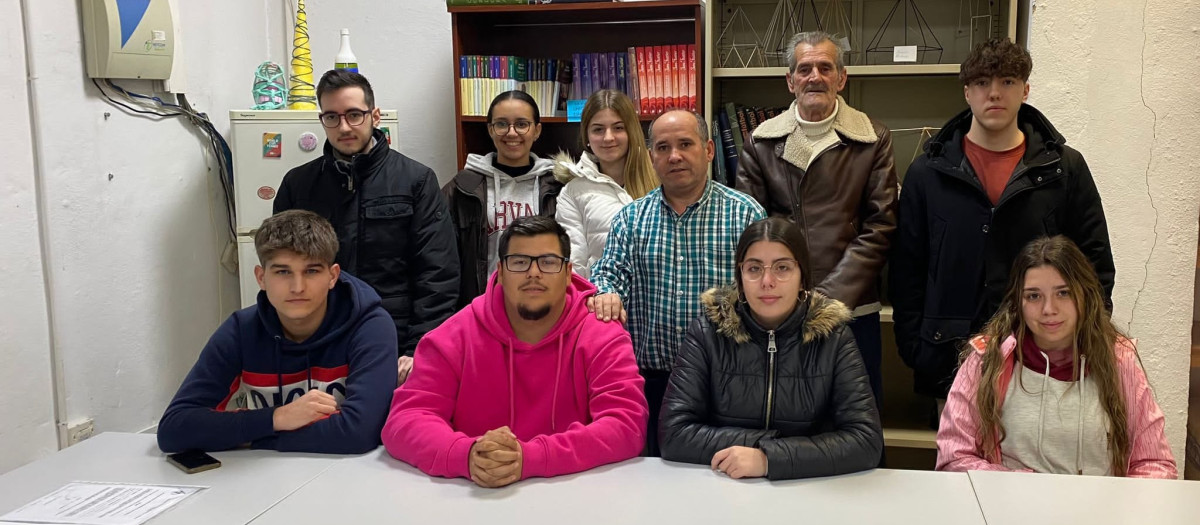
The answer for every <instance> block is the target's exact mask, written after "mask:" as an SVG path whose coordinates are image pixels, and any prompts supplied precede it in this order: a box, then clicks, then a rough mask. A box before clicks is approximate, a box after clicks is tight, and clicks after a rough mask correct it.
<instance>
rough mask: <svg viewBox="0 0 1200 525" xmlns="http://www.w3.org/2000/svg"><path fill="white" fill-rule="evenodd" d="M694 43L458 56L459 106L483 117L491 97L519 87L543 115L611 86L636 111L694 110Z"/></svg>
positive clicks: (646, 113) (653, 113)
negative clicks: (547, 54)
mask: <svg viewBox="0 0 1200 525" xmlns="http://www.w3.org/2000/svg"><path fill="white" fill-rule="evenodd" d="M694 48H695V46H688V45H671V46H644V47H630V48H627V49H626V50H625V51H615V52H603V53H575V54H574V55H572V56H571V57H570V59H569V60H562V59H557V58H540V57H538V58H533V57H518V56H511V55H462V56H461V57H459V64H458V65H459V70H458V76H459V110H460V112H461V113H462V115H464V116H483V115H486V114H487V107H488V106H489V105H490V104H491V101H492V99H493V98H495V97H496V96H497V95H499V94H500V93H503V92H505V91H509V90H514V89H519V90H522V91H525V92H526V93H529V94H530V95H531V96H532V97H533V99H534V101H535V102H537V104H538V108H539V110H540V111H541V113H542V114H543V115H545V116H551V115H555V114H561V113H562V112H565V111H566V101H567V100H568V99H575V100H579V99H587V98H588V97H589V96H591V94H592V93H594V92H595V91H597V90H600V89H615V90H619V91H622V92H624V93H625V94H626V95H628V96H629V98H630V99H631V100H632V101H633V102H634V106H635V107H636V109H637V111H638V114H639V115H642V116H653V115H657V114H660V113H662V112H663V111H664V110H666V109H669V108H683V109H691V110H693V111H695V110H696V106H697V103H696V100H695V70H696V63H695V58H694V57H695V54H694V53H695V51H694Z"/></svg>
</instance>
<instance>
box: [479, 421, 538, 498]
mask: <svg viewBox="0 0 1200 525" xmlns="http://www.w3.org/2000/svg"><path fill="white" fill-rule="evenodd" d="M523 460H524V456H523V455H522V454H521V443H520V442H519V441H517V436H516V435H515V434H513V433H512V430H509V428H508V427H500V428H497V429H495V430H489V431H488V432H487V433H486V434H484V435H482V436H480V437H479V438H476V439H475V443H474V444H473V445H471V451H470V453H468V455H467V462H468V464H469V467H470V473H471V481H474V482H475V484H476V485H479V486H480V487H484V488H499V487H503V486H505V485H509V484H512V483H513V482H516V481H518V480H520V479H521V466H522V462H523Z"/></svg>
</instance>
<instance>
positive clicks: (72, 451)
mask: <svg viewBox="0 0 1200 525" xmlns="http://www.w3.org/2000/svg"><path fill="white" fill-rule="evenodd" d="M212 456H213V457H216V458H217V459H219V460H221V467H220V468H217V469H215V470H209V471H206V472H200V473H197V474H186V473H184V472H183V471H181V470H179V469H178V468H176V467H175V466H173V465H171V464H170V463H167V460H166V458H165V454H163V453H162V452H161V451H159V450H158V444H157V442H156V441H155V436H154V435H153V434H119V433H104V434H100V435H98V436H95V437H93V438H91V439H88V440H87V441H84V442H82V443H80V444H78V445H75V446H73V447H70V448H68V449H65V450H62V451H59V452H57V453H55V454H52V455H50V456H47V457H45V458H43V459H41V460H38V461H35V462H33V463H30V464H28V465H25V466H23V467H21V468H18V469H15V470H12V471H10V472H8V473H6V474H4V475H3V476H0V515H3V514H5V513H8V512H9V511H12V510H15V509H17V508H19V507H21V506H23V505H25V504H26V503H29V502H30V501H33V500H35V499H37V498H40V497H42V496H44V495H46V494H49V493H50V492H53V491H54V490H56V489H58V488H59V487H61V486H63V485H65V484H67V483H69V482H71V481H100V482H117V483H150V484H164V485H206V486H209V487H211V488H209V489H207V490H203V491H201V492H199V493H197V494H195V495H193V496H192V497H190V498H188V499H186V500H184V501H183V502H182V503H180V504H179V505H177V506H175V507H174V508H172V509H169V510H167V511H166V512H164V513H163V514H161V515H159V516H158V517H156V518H154V519H153V520H151V521H150V522H149V523H150V524H151V525H167V524H177V523H178V524H192V523H195V524H204V525H214V524H221V525H237V524H245V523H249V522H250V521H251V520H253V519H254V518H255V517H256V516H258V515H259V514H261V513H262V512H263V511H265V510H267V509H268V508H270V507H271V506H272V505H274V504H276V503H278V502H279V501H281V500H283V499H284V498H285V497H287V496H288V495H289V494H291V493H292V492H294V491H295V490H296V489H297V488H299V487H300V486H302V485H304V484H305V483H307V482H309V481H311V480H312V479H313V478H315V477H317V476H318V475H320V474H321V473H322V472H324V471H325V470H326V469H328V468H330V467H332V466H334V465H335V464H337V462H338V461H339V460H340V459H341V458H343V457H344V456H331V455H323V454H281V453H279V452H275V451H269V450H268V451H264V450H235V451H228V452H214V453H212Z"/></svg>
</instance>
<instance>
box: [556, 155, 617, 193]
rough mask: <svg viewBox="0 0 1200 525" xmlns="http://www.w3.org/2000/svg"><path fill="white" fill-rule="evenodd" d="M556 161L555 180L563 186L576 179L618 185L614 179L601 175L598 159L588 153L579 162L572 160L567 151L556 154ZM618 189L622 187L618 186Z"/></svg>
mask: <svg viewBox="0 0 1200 525" xmlns="http://www.w3.org/2000/svg"><path fill="white" fill-rule="evenodd" d="M553 159H554V178H555V179H556V180H558V182H561V183H563V184H566V183H568V182H571V181H572V180H575V179H587V180H590V181H592V182H596V183H599V184H604V183H611V184H613V185H617V183H616V181H613V180H612V178H610V177H608V176H606V175H604V174H603V173H600V165H598V164H596V159H593V158H592V156H591V155H590V154H588V153H584V154H583V155H581V156H580V157H579V162H576V161H575V159H573V158H571V154H570V153H567V152H565V151H560V152H558V153H556V154H555V155H554V157H553ZM617 187H620V186H619V185H617Z"/></svg>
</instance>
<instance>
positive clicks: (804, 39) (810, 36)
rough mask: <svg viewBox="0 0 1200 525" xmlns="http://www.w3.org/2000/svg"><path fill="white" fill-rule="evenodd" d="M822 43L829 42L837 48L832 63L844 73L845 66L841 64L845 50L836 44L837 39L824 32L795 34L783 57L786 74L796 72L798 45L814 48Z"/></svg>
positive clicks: (838, 43) (839, 43) (839, 44)
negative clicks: (785, 60)
mask: <svg viewBox="0 0 1200 525" xmlns="http://www.w3.org/2000/svg"><path fill="white" fill-rule="evenodd" d="M824 42H829V43H831V44H833V47H835V48H837V54H836V55H835V56H834V63H835V64H837V68H838V71H845V70H846V64H845V63H844V62H842V55H845V54H846V48H844V47H842V44H841V42H838V39H837V37H836V36H834V35H831V34H829V33H826V32H824V31H805V32H803V33H796V35H795V36H793V37H792V39H791V40H789V41H788V47H787V54H786V55H785V56H786V57H787V63H788V73H794V72H795V71H796V46H798V45H800V44H808V45H810V46H813V47H816V46H818V45H820V44H821V43H824Z"/></svg>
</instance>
